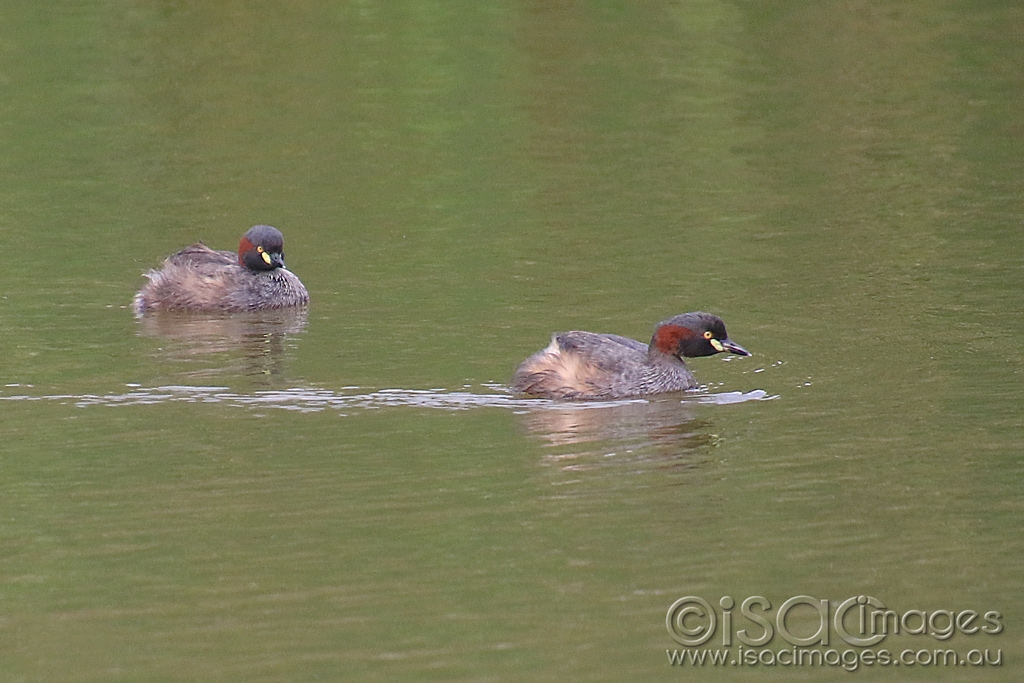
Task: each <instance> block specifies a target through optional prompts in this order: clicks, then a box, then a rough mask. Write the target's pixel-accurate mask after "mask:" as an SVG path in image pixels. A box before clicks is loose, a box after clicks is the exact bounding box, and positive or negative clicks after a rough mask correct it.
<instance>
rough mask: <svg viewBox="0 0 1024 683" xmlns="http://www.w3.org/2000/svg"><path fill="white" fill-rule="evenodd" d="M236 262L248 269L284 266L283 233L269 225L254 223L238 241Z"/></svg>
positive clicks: (271, 268)
mask: <svg viewBox="0 0 1024 683" xmlns="http://www.w3.org/2000/svg"><path fill="white" fill-rule="evenodd" d="M238 263H239V265H242V266H245V267H246V268H248V269H249V270H274V269H275V268H284V235H282V234H281V231H280V230H278V229H277V228H274V227H271V226H269V225H255V226H253V227H252V228H249V232H247V233H245V234H244V235H242V239H241V240H239V242H238Z"/></svg>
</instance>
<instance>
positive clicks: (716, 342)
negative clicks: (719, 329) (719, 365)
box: [711, 338, 752, 356]
mask: <svg viewBox="0 0 1024 683" xmlns="http://www.w3.org/2000/svg"><path fill="white" fill-rule="evenodd" d="M711 346H713V347H714V348H715V351H718V352H719V353H721V352H723V351H727V352H729V353H735V354H736V355H737V356H750V355H752V354H751V353H750V351H747V350H746V349H745V348H743V347H742V346H740V345H739V344H737V343H736V342H734V341H733V340H732V339H728V338H727V339H712V340H711Z"/></svg>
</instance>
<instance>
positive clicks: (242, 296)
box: [132, 225, 309, 315]
mask: <svg viewBox="0 0 1024 683" xmlns="http://www.w3.org/2000/svg"><path fill="white" fill-rule="evenodd" d="M145 275H146V277H148V278H149V282H147V283H146V285H145V286H144V287H143V288H142V289H140V290H139V293H138V294H136V295H135V298H134V299H133V300H132V309H133V310H134V311H135V314H136V315H143V314H144V313H148V312H150V311H259V310H266V309H272V308H288V307H290V306H301V305H303V304H305V303H307V302H308V301H309V293H308V292H307V291H306V288H305V286H303V284H302V282H301V281H300V280H299V278H298V277H296V275H295V274H294V273H292V272H291V271H290V270H288V269H287V268H285V265H284V236H283V235H282V234H281V231H280V230H278V229H277V228H274V227H271V226H269V225H257V226H254V227H252V228H250V229H249V231H248V232H247V233H245V234H244V235H243V236H242V239H241V240H240V241H239V242H238V253H237V254H233V253H231V252H230V251H217V250H214V249H210V248H209V247H208V246H206V245H205V244H203V243H202V242H199V243H197V244H193V245H192V246H190V247H185V248H184V249H182V250H181V251H179V252H178V253H176V254H172V255H171V256H168V257H167V259H166V260H165V261H164V263H163V266H162V267H161V268H160V270H151V271H149V272H148V273H146V274H145Z"/></svg>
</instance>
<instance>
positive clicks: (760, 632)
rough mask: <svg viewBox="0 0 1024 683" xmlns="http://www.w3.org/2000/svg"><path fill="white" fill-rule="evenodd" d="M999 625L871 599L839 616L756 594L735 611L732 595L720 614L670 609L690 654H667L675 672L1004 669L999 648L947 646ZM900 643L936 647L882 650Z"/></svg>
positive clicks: (977, 614) (838, 608)
mask: <svg viewBox="0 0 1024 683" xmlns="http://www.w3.org/2000/svg"><path fill="white" fill-rule="evenodd" d="M1002 620H1003V615H1002V614H1001V613H999V612H997V611H995V610H988V611H984V612H983V611H978V610H969V609H968V610H961V611H953V610H946V609H939V610H919V609H910V610H904V611H896V610H893V609H889V608H888V607H886V606H885V604H884V603H882V601H881V600H879V599H877V598H873V597H871V596H868V595H858V596H854V597H851V598H848V599H846V600H843V601H842V602H840V603H839V604H838V605H835V607H834V609H833V605H832V602H831V601H829V600H827V599H819V598H815V597H812V596H809V595H797V596H795V597H792V598H789V599H788V600H786V601H784V602H782V603H781V604H780V605H779V606H778V608H775V607H774V606H773V605H772V603H771V601H769V600H768V599H767V598H765V597H762V596H760V595H753V596H750V597H748V598H746V599H745V600H743V601H742V602H741V603H740V604H739V605H738V609H737V604H736V601H735V600H734V599H733V598H732V597H730V596H728V595H727V596H725V597H723V598H721V599H720V600H719V601H718V609H716V608H715V607H713V606H712V605H711V603H710V602H708V601H707V600H705V599H704V598H701V597H698V596H695V595H690V596H687V597H685V598H680V599H678V600H676V601H675V602H674V603H672V606H671V607H669V609H668V614H667V615H666V616H665V626H666V628H667V629H668V633H669V635H670V636H672V639H673V640H675V641H676V642H677V643H679V644H680V645H682V646H684V647H686V648H692V649H687V650H678V649H676V650H666V653H667V654H668V659H669V662H670V663H671V664H672V665H673V666H687V665H689V666H705V665H711V666H841V667H843V668H844V669H846V670H848V671H855V670H857V669H858V668H859V667H861V666H875V665H877V666H1000V665H1001V664H1002V658H1003V652H1002V650H1001V649H992V648H984V649H981V648H972V649H970V650H969V651H967V652H964V653H961V651H960V650H956V649H952V648H949V647H946V646H945V645H946V643H945V641H947V640H949V639H950V638H952V637H953V636H954V635H957V634H960V635H963V636H967V637H972V636H977V637H982V638H984V637H986V636H994V635H997V634H999V633H1001V632H1002V630H1003V621H1002ZM716 635H717V636H718V637H717V638H715V636H716ZM776 636H777V637H778V638H779V641H782V643H785V644H784V645H782V647H781V648H779V647H775V648H773V647H771V645H770V644H771V643H772V642H773V640H774V639H775V638H776ZM895 636H908V637H921V636H923V637H925V638H930V639H932V647H921V646H920V645H918V647H916V648H915V647H906V648H902V649H901V648H899V647H896V648H887V647H881V646H882V644H883V642H884V641H886V639H888V638H893V637H895ZM712 638H715V639H714V640H712ZM836 639H838V642H835V641H836ZM779 641H775V642H776V644H779V645H781V643H780V642H779ZM925 642H926V643H927V641H925ZM971 644H972V645H975V644H979V643H977V641H973V642H972V643H971ZM985 644H987V641H986V643H985ZM835 645H838V646H839V648H838V649H837V648H836V647H834V646H835ZM938 645H942V647H936V646H938ZM733 647H735V648H737V649H736V650H735V651H734V650H731V649H730V648H733Z"/></svg>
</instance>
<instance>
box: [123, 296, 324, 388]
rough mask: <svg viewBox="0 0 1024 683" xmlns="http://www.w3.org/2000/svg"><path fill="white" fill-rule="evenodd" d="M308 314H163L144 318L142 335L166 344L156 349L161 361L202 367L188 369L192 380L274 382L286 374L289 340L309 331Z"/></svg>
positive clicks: (296, 311)
mask: <svg viewBox="0 0 1024 683" xmlns="http://www.w3.org/2000/svg"><path fill="white" fill-rule="evenodd" d="M308 316H309V312H308V310H307V309H306V308H305V307H301V308H284V309H275V310H268V311H253V312H246V313H181V312H172V311H166V312H162V311H161V312H157V313H154V314H151V315H147V316H145V317H144V318H141V319H139V326H140V327H139V334H140V336H144V337H154V338H159V339H162V340H165V343H164V345H162V346H161V347H160V348H159V349H157V350H156V354H157V355H158V356H159V357H160V358H161V359H162V360H170V361H175V362H180V363H184V364H187V365H190V366H201V367H192V368H190V369H189V370H187V371H185V373H184V374H185V376H187V377H189V378H192V379H198V378H209V377H212V376H220V375H225V374H234V375H246V376H249V377H250V378H253V379H256V380H257V383H260V384H270V383H271V382H270V380H271V379H272V378H275V377H281V376H283V375H284V361H285V356H286V354H285V352H286V350H287V348H288V338H289V336H292V335H295V334H298V333H299V332H302V331H303V330H304V329H305V327H306V324H307V321H308ZM260 378H263V379H264V380H266V381H262V382H261V381H259V379H260Z"/></svg>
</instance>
